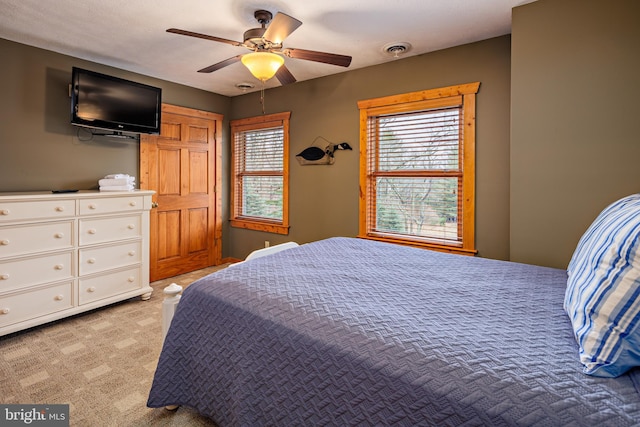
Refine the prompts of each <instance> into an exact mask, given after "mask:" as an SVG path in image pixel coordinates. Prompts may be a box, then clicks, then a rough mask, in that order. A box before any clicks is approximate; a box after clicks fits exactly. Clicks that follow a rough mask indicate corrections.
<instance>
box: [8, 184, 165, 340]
mask: <svg viewBox="0 0 640 427" xmlns="http://www.w3.org/2000/svg"><path fill="white" fill-rule="evenodd" d="M152 194H153V191H145V190H138V191H126V192H99V191H80V192H77V193H63V194H52V193H50V192H28V193H0V336H2V335H6V334H9V333H12V332H16V331H19V330H22V329H25V328H29V327H32V326H36V325H40V324H43V323H46V322H50V321H52V320H56V319H60V318H63V317H67V316H70V315H73V314H77V313H81V312H83V311H87V310H92V309H94V308H97V307H102V306H104V305H107V304H111V303H114V302H117V301H121V300H124V299H128V298H132V297H136V296H142V299H149V297H150V296H151V292H152V288H151V287H150V286H149V210H150V209H151V195H152Z"/></svg>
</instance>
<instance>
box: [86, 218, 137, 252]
mask: <svg viewBox="0 0 640 427" xmlns="http://www.w3.org/2000/svg"><path fill="white" fill-rule="evenodd" d="M79 224H80V225H79V228H80V233H79V235H80V246H86V245H91V244H94V243H104V242H112V241H115V240H124V239H133V238H138V237H141V236H142V216H141V215H131V216H123V217H108V218H91V219H80V220H79Z"/></svg>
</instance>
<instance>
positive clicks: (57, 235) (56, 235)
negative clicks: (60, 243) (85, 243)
mask: <svg viewBox="0 0 640 427" xmlns="http://www.w3.org/2000/svg"><path fill="white" fill-rule="evenodd" d="M53 237H55V238H56V239H62V238H63V237H64V233H56V234H54V235H53Z"/></svg>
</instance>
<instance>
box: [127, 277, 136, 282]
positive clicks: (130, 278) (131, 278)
mask: <svg viewBox="0 0 640 427" xmlns="http://www.w3.org/2000/svg"><path fill="white" fill-rule="evenodd" d="M127 280H128V281H129V282H131V283H133V282H135V281H136V278H135V277H134V276H129V278H128V279H127Z"/></svg>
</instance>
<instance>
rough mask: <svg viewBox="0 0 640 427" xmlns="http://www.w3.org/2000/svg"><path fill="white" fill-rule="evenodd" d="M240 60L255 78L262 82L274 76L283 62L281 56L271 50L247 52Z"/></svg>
mask: <svg viewBox="0 0 640 427" xmlns="http://www.w3.org/2000/svg"><path fill="white" fill-rule="evenodd" d="M241 61H242V63H243V64H244V66H245V67H247V68H248V69H249V71H250V72H251V74H253V76H254V77H255V78H256V79H258V80H260V81H263V82H265V81H267V80H269V79H270V78H272V77H273V76H275V75H276V72H277V71H278V69H279V68H280V67H281V66H282V64H284V58H283V57H282V56H280V55H277V54H275V53H271V52H253V53H248V54H246V55H244V56H243V57H242V59H241Z"/></svg>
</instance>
